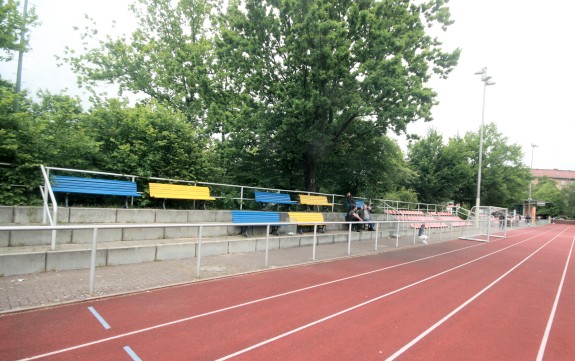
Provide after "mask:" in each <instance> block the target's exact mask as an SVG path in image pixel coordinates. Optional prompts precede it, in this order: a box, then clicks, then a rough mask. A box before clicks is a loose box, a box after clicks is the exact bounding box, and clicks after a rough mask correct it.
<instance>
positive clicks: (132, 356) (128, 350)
mask: <svg viewBox="0 0 575 361" xmlns="http://www.w3.org/2000/svg"><path fill="white" fill-rule="evenodd" d="M124 351H126V353H127V354H128V355H130V357H131V358H132V360H134V361H142V359H141V358H139V357H138V355H137V354H136V353H135V352H134V351H133V350H132V349H131V348H130V346H124Z"/></svg>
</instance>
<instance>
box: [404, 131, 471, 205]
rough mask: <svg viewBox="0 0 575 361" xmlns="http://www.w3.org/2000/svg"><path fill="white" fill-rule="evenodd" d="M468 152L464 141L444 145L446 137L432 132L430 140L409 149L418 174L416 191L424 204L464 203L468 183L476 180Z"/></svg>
mask: <svg viewBox="0 0 575 361" xmlns="http://www.w3.org/2000/svg"><path fill="white" fill-rule="evenodd" d="M468 155H469V154H468V153H467V152H466V150H465V149H464V147H463V146H462V142H461V139H460V138H453V139H450V140H449V145H447V146H446V145H444V144H443V137H442V136H441V135H440V134H439V133H438V132H437V131H436V130H430V131H429V132H428V134H427V136H426V137H425V138H423V139H421V140H419V141H417V142H415V143H413V144H411V145H410V146H409V150H408V157H409V165H410V166H411V168H412V170H413V171H414V172H416V173H417V177H415V178H414V181H413V188H414V189H415V190H416V192H417V194H418V196H419V197H418V198H419V201H420V202H423V203H443V202H446V201H454V202H461V190H462V189H463V188H464V186H465V181H464V180H465V179H469V177H470V176H472V169H471V166H470V164H469V163H468V162H467V159H468V158H467V156H468Z"/></svg>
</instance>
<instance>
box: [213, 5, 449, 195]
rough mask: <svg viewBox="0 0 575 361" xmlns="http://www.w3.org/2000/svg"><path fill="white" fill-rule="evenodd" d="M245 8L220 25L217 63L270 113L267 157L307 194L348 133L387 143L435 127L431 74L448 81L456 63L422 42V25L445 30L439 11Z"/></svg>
mask: <svg viewBox="0 0 575 361" xmlns="http://www.w3.org/2000/svg"><path fill="white" fill-rule="evenodd" d="M239 4H240V3H239V2H232V3H230V4H229V8H228V12H227V14H225V16H224V17H223V20H222V28H221V38H219V39H218V51H219V53H218V54H225V57H221V59H220V60H221V62H222V64H223V67H224V68H226V69H228V72H229V73H234V74H236V76H235V78H234V81H235V82H236V83H237V84H241V86H239V87H238V88H239V89H241V90H242V92H243V93H245V94H250V95H251V96H252V99H254V101H257V102H258V103H259V106H258V107H257V109H258V111H260V112H265V116H263V117H261V118H262V120H263V121H265V122H266V123H265V124H264V125H263V128H264V129H265V130H266V131H267V135H268V136H267V137H266V139H262V140H261V143H259V144H258V146H259V148H260V149H261V151H263V152H265V153H266V154H272V153H276V154H278V156H279V157H281V158H282V159H281V162H282V163H284V164H294V165H296V166H298V167H299V168H300V169H301V171H302V172H303V178H304V186H305V187H306V188H307V189H308V190H316V189H318V187H320V186H322V184H323V183H324V182H325V179H324V178H320V177H321V169H322V165H323V163H324V162H326V161H327V159H328V158H329V152H330V150H332V149H334V148H336V147H337V144H338V143H340V142H341V141H342V140H341V139H340V138H342V137H343V136H344V135H345V134H346V133H348V132H349V131H350V129H351V128H352V124H354V123H356V122H366V123H368V124H370V125H371V128H372V132H374V133H376V134H384V133H385V132H387V131H388V130H389V129H391V130H393V131H395V132H402V131H405V128H406V125H407V124H408V123H409V122H412V121H415V120H417V119H421V118H423V119H427V120H429V119H431V115H430V109H431V106H432V105H433V104H434V98H435V93H434V92H433V91H432V90H431V89H429V88H426V87H425V85H424V84H425V82H426V81H427V80H428V79H429V77H430V75H431V73H432V72H435V73H437V74H439V75H440V76H443V75H446V74H447V73H449V71H450V70H451V68H452V67H453V66H454V65H455V63H456V61H457V58H458V55H459V53H458V51H456V52H453V53H444V52H442V51H441V50H440V49H439V45H440V44H441V43H440V42H438V41H436V39H432V38H431V37H429V36H428V35H426V34H425V30H424V29H425V24H423V22H422V21H423V20H422V19H424V18H425V19H427V20H428V21H429V22H431V23H434V22H439V23H442V24H443V25H447V20H448V14H449V12H448V11H447V9H446V8H445V7H444V6H443V5H442V4H440V3H437V6H436V7H430V8H428V7H426V6H418V5H415V4H411V3H410V2H379V1H361V2H347V1H344V2H342V1H333V0H331V1H330V0H322V1H319V0H318V1H313V2H309V1H303V0H301V1H293V2H284V1H265V2H262V1H260V0H249V1H246V2H242V6H241V8H240V5H239ZM244 5H245V6H244ZM436 12H442V16H433V14H434V13H436ZM422 13H425V14H426V16H424V17H422V16H421V15H422ZM431 69H433V70H431ZM260 127H261V125H260ZM244 129H245V127H244Z"/></svg>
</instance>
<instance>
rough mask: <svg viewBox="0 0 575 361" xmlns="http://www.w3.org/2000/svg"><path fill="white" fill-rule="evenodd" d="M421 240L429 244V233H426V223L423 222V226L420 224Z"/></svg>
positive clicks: (419, 234)
mask: <svg viewBox="0 0 575 361" xmlns="http://www.w3.org/2000/svg"><path fill="white" fill-rule="evenodd" d="M418 236H419V240H420V241H421V243H424V244H427V243H428V242H427V240H428V239H429V237H427V235H426V234H425V223H422V224H421V226H419V233H418Z"/></svg>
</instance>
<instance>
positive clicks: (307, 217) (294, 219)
mask: <svg viewBox="0 0 575 361" xmlns="http://www.w3.org/2000/svg"><path fill="white" fill-rule="evenodd" d="M288 217H289V220H290V223H297V224H302V223H317V222H324V219H323V213H318V212H288ZM302 226H303V227H306V226H307V227H313V225H312V224H308V225H302ZM317 227H318V229H319V230H320V232H322V233H323V232H325V224H318V225H317ZM300 233H301V232H300Z"/></svg>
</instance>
